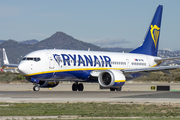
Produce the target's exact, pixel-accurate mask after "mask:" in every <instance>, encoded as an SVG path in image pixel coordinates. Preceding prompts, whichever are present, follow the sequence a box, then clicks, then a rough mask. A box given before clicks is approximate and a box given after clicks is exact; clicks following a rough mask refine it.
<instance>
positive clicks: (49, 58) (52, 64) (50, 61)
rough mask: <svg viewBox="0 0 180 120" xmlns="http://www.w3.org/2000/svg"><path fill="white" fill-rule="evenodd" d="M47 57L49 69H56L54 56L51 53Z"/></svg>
mask: <svg viewBox="0 0 180 120" xmlns="http://www.w3.org/2000/svg"><path fill="white" fill-rule="evenodd" d="M47 56H48V60H49V68H50V69H54V65H55V63H54V58H53V55H52V54H50V53H47Z"/></svg>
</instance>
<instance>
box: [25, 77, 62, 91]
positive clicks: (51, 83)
mask: <svg viewBox="0 0 180 120" xmlns="http://www.w3.org/2000/svg"><path fill="white" fill-rule="evenodd" d="M26 80H27V81H28V82H32V83H36V84H39V87H41V88H52V87H56V86H57V85H58V84H59V81H54V80H49V81H41V80H38V79H35V78H32V77H26Z"/></svg>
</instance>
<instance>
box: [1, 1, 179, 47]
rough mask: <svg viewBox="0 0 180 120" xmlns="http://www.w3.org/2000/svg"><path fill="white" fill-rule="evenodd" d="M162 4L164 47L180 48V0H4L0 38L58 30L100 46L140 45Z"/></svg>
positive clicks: (21, 37)
mask: <svg viewBox="0 0 180 120" xmlns="http://www.w3.org/2000/svg"><path fill="white" fill-rule="evenodd" d="M159 4H161V5H163V7H164V8H163V17H162V23H161V34H160V44H159V48H160V49H167V48H168V49H172V50H180V36H179V34H180V0H0V40H8V39H13V40H17V41H22V40H30V39H37V40H39V41H40V40H43V39H45V38H47V37H50V36H51V35H52V34H54V33H55V32H57V31H62V32H64V33H66V34H68V35H70V36H72V37H74V38H76V39H79V40H82V41H85V42H90V43H97V44H98V43H102V46H101V47H104V46H109V47H133V48H136V47H138V46H139V45H140V44H141V43H142V41H143V39H144V36H145V34H146V32H147V29H148V27H149V24H150V22H151V20H152V17H153V15H154V12H155V10H156V7H157V5H159Z"/></svg>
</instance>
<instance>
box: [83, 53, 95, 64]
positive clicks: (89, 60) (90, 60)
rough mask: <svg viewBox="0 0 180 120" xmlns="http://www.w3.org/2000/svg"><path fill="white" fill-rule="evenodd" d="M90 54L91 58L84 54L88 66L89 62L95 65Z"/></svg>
mask: <svg viewBox="0 0 180 120" xmlns="http://www.w3.org/2000/svg"><path fill="white" fill-rule="evenodd" d="M88 56H89V58H88V57H87V56H86V55H84V58H85V60H86V66H88V63H90V65H91V66H93V61H92V58H91V56H90V55H88Z"/></svg>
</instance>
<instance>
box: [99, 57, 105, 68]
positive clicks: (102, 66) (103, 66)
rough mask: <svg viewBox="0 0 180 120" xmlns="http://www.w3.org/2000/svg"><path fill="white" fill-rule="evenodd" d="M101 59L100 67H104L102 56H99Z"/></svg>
mask: <svg viewBox="0 0 180 120" xmlns="http://www.w3.org/2000/svg"><path fill="white" fill-rule="evenodd" d="M99 57H100V58H101V62H102V67H104V60H103V58H102V56H99Z"/></svg>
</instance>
